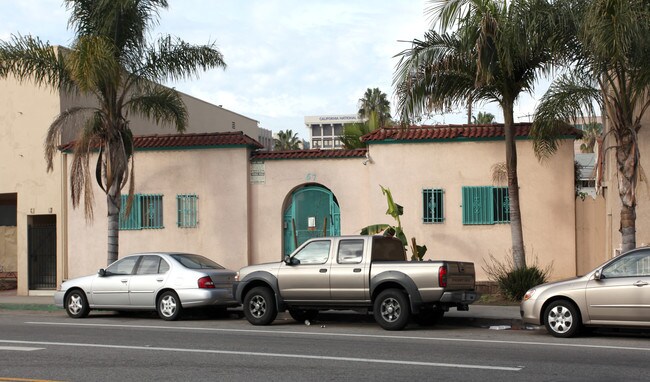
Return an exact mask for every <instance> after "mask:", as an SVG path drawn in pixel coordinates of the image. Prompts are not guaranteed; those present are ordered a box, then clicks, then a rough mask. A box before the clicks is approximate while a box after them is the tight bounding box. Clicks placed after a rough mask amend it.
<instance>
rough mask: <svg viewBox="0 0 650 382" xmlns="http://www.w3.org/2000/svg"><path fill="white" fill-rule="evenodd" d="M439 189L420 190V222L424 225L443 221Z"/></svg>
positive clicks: (441, 192)
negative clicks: (421, 212)
mask: <svg viewBox="0 0 650 382" xmlns="http://www.w3.org/2000/svg"><path fill="white" fill-rule="evenodd" d="M443 195H444V192H443V190H441V189H424V190H422V209H423V214H422V221H423V222H424V223H442V222H443V221H444V220H445V216H444V209H443V204H442V201H443Z"/></svg>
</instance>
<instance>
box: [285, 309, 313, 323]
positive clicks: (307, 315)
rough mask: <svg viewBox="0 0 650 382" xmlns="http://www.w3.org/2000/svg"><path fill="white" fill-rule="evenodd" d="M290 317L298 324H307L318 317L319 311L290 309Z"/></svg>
mask: <svg viewBox="0 0 650 382" xmlns="http://www.w3.org/2000/svg"><path fill="white" fill-rule="evenodd" d="M289 315H290V316H291V318H293V319H294V320H296V321H298V322H305V321H306V320H310V321H311V320H313V319H314V318H316V316H318V310H316V309H289Z"/></svg>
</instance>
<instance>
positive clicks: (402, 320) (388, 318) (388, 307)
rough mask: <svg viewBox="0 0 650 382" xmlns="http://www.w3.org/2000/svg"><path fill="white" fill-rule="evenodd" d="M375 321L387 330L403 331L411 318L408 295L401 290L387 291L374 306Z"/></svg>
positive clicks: (376, 300) (378, 298)
mask: <svg viewBox="0 0 650 382" xmlns="http://www.w3.org/2000/svg"><path fill="white" fill-rule="evenodd" d="M373 314H374V316H375V321H377V323H378V324H379V326H381V327H382V328H384V329H386V330H402V329H404V327H405V326H406V324H408V322H409V318H410V317H411V308H410V307H409V299H408V296H406V293H404V292H403V291H401V290H399V289H386V290H385V291H383V292H381V293H380V294H379V296H377V298H376V299H375V303H374V304H373Z"/></svg>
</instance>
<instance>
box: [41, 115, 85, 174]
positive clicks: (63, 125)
mask: <svg viewBox="0 0 650 382" xmlns="http://www.w3.org/2000/svg"><path fill="white" fill-rule="evenodd" d="M91 110H93V109H92V108H88V107H81V106H77V107H71V108H69V109H66V110H64V111H63V112H61V113H60V114H59V115H58V116H57V117H56V119H55V120H54V122H52V124H50V127H49V128H48V130H47V135H46V137H45V144H44V146H45V160H46V162H47V171H52V170H53V168H54V163H53V159H54V154H56V153H57V152H58V146H59V145H60V144H61V143H62V142H61V136H62V134H63V132H64V130H76V129H79V128H81V125H82V123H83V118H84V115H85V114H86V113H88V112H90V111H91Z"/></svg>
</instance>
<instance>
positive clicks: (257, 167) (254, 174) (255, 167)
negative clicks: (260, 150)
mask: <svg viewBox="0 0 650 382" xmlns="http://www.w3.org/2000/svg"><path fill="white" fill-rule="evenodd" d="M264 171H265V168H264V161H253V162H251V178H250V179H251V183H258V184H264V183H265V182H266V176H265V174H264Z"/></svg>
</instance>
